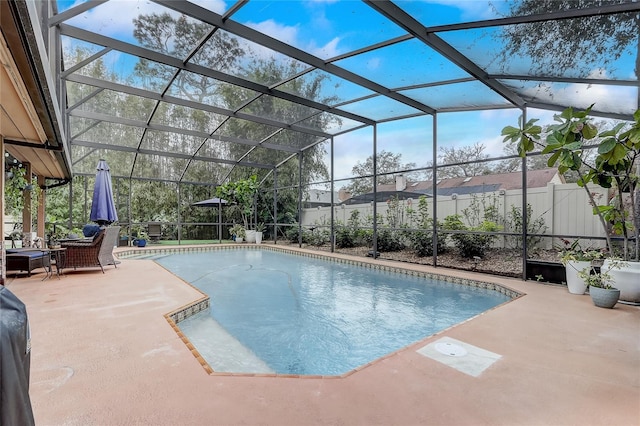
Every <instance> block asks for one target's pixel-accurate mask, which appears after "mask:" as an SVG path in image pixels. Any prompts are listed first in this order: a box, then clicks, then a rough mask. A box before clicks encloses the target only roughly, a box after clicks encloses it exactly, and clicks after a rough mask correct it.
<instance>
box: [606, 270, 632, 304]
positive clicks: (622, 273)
mask: <svg viewBox="0 0 640 426" xmlns="http://www.w3.org/2000/svg"><path fill="white" fill-rule="evenodd" d="M625 263H626V266H623V267H622V268H612V267H611V265H610V262H609V260H605V261H604V264H603V265H602V270H603V271H604V272H607V271H608V272H609V275H611V278H613V283H614V284H613V285H614V287H615V288H617V289H618V290H620V301H621V302H628V303H634V304H640V262H625Z"/></svg>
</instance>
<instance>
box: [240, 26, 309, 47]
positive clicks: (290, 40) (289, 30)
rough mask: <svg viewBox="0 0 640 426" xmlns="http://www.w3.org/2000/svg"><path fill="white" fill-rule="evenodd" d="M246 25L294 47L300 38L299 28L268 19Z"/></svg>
mask: <svg viewBox="0 0 640 426" xmlns="http://www.w3.org/2000/svg"><path fill="white" fill-rule="evenodd" d="M246 25H247V26H248V27H251V28H253V29H255V30H258V31H260V32H263V33H265V34H268V35H269V36H271V37H273V38H275V39H278V40H280V41H282V42H284V43H287V44H291V45H293V46H295V43H296V40H297V38H298V27H297V26H288V25H282V24H278V23H277V22H276V21H274V20H273V19H268V20H266V21H262V22H247V23H246Z"/></svg>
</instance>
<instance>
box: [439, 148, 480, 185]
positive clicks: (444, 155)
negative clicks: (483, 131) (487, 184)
mask: <svg viewBox="0 0 640 426" xmlns="http://www.w3.org/2000/svg"><path fill="white" fill-rule="evenodd" d="M484 150H485V146H484V145H483V144H481V143H480V142H476V143H475V144H473V145H471V146H463V147H461V148H456V147H453V146H452V147H448V146H443V147H440V154H439V155H438V164H440V165H447V164H454V165H453V166H451V167H446V168H440V169H438V179H450V178H455V177H469V176H479V175H483V174H487V173H490V172H491V168H490V167H489V165H488V163H483V162H482V160H485V159H487V158H489V155H488V154H485V153H484ZM467 162H468V163H467ZM460 163H463V164H460Z"/></svg>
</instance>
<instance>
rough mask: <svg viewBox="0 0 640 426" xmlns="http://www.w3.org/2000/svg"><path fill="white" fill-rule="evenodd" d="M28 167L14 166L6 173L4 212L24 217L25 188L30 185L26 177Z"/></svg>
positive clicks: (8, 214)
mask: <svg viewBox="0 0 640 426" xmlns="http://www.w3.org/2000/svg"><path fill="white" fill-rule="evenodd" d="M26 173H27V171H26V169H24V168H22V167H20V166H14V167H11V169H9V171H8V172H6V173H5V177H6V180H5V183H4V214H6V215H7V216H14V217H22V209H23V208H24V188H26V187H27V185H30V182H29V181H28V180H27V178H26Z"/></svg>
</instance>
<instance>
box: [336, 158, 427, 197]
mask: <svg viewBox="0 0 640 426" xmlns="http://www.w3.org/2000/svg"><path fill="white" fill-rule="evenodd" d="M376 165H377V173H378V185H385V184H391V183H394V182H395V179H396V173H394V172H397V171H398V170H409V169H413V168H415V167H416V164H415V163H406V164H404V165H403V164H402V154H394V153H393V152H388V151H384V150H383V151H380V153H378V155H377V159H376ZM351 173H352V174H353V176H359V177H360V179H354V180H353V181H352V182H351V183H350V184H349V185H345V186H344V187H343V189H344V190H346V191H348V192H350V193H351V195H360V194H366V193H367V192H371V191H373V178H371V176H373V156H372V155H370V156H369V157H368V158H367V159H366V160H364V162H357V163H356V165H355V166H353V168H352V169H351Z"/></svg>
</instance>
